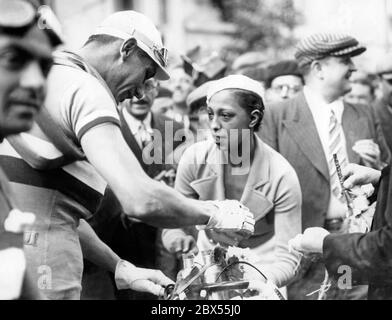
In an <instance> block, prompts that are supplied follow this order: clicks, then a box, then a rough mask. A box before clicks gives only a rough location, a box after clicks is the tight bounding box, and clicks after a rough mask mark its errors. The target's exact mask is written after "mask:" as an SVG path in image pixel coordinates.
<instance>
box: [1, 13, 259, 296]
mask: <svg viewBox="0 0 392 320" xmlns="http://www.w3.org/2000/svg"><path fill="white" fill-rule="evenodd" d="M166 54H167V53H166V49H165V48H163V46H162V41H161V38H160V35H159V32H158V30H157V29H156V28H155V26H154V25H153V23H152V22H151V21H150V20H149V19H148V18H147V17H145V16H144V15H142V14H139V13H136V12H134V11H123V12H117V13H115V14H113V15H112V16H110V17H109V18H108V19H106V20H105V21H104V22H103V23H102V24H101V26H100V27H99V28H98V29H97V31H96V32H95V33H94V35H92V36H91V37H90V38H89V40H88V41H87V43H86V44H85V46H84V47H83V48H82V49H81V50H79V51H78V52H77V53H74V52H61V53H58V54H56V55H55V65H54V67H53V68H52V70H51V72H50V74H49V77H48V88H47V97H46V101H45V106H44V108H43V109H42V112H41V114H40V117H39V119H37V122H36V124H35V125H34V126H33V128H32V130H31V131H30V132H29V133H26V134H22V135H19V136H17V137H13V138H10V139H7V141H5V142H4V143H2V144H1V146H0V165H1V166H3V168H4V169H5V170H6V171H7V174H8V176H9V179H10V181H11V182H12V187H13V189H14V190H15V192H16V193H17V195H18V196H19V198H20V200H21V201H20V202H21V209H23V210H26V211H30V212H35V213H37V219H36V223H35V224H34V226H33V227H31V228H30V229H29V232H26V234H25V250H26V255H27V260H28V263H29V268H30V269H31V272H32V275H33V276H34V278H35V280H36V281H37V284H38V287H39V289H40V290H41V292H42V293H43V294H44V295H45V296H46V297H47V298H50V299H78V298H79V296H80V290H81V275H82V269H83V263H82V252H81V248H80V246H81V245H82V247H83V249H84V250H85V251H86V252H87V253H89V252H90V253H91V252H93V255H94V258H95V259H96V260H98V261H100V262H102V261H104V262H105V261H106V264H107V268H108V269H110V270H112V271H113V272H115V273H116V275H119V274H120V275H121V274H122V273H123V272H122V271H123V270H129V269H132V267H130V266H129V265H127V263H126V262H124V261H121V260H120V259H119V258H118V257H116V256H114V255H113V254H112V253H111V252H108V251H106V252H107V253H108V254H107V255H105V254H102V255H99V252H97V250H94V245H96V244H97V243H96V242H95V241H93V240H94V239H93V237H94V235H93V234H91V229H89V228H88V225H87V224H86V223H85V222H83V219H88V218H90V217H91V216H92V214H93V213H94V212H95V211H96V209H97V207H98V205H99V203H100V200H101V198H102V195H103V193H104V190H105V188H106V186H107V185H109V186H110V188H111V189H112V190H113V192H114V194H115V195H116V196H117V198H118V200H119V201H120V203H121V205H122V207H123V210H124V212H125V214H127V215H128V216H130V217H132V218H134V219H139V220H142V221H144V222H146V223H149V224H151V225H154V226H157V227H166V228H175V227H180V226H186V225H200V226H201V227H202V228H216V229H220V230H222V231H224V232H227V234H228V235H229V236H231V237H232V238H237V239H242V238H243V237H246V236H249V235H250V234H251V233H253V230H254V219H253V215H252V214H251V213H250V212H249V211H248V210H247V209H246V208H244V207H243V206H242V205H240V204H239V203H235V204H234V205H233V206H232V207H231V210H230V211H231V212H223V211H222V207H223V206H221V203H220V202H214V203H211V202H198V201H194V200H188V199H186V198H185V197H183V196H181V195H180V194H178V193H176V192H175V191H173V190H172V189H170V188H168V187H166V186H164V185H162V184H161V183H159V182H156V181H153V180H152V179H150V178H148V176H147V175H146V174H145V173H144V171H143V170H142V168H141V166H140V164H139V163H138V161H137V159H136V158H135V156H134V155H133V153H132V152H131V151H130V150H129V148H128V146H127V144H126V142H125V141H124V139H123V137H122V135H121V131H120V128H119V118H118V114H117V110H116V106H117V104H118V103H119V102H122V101H124V100H125V99H129V98H132V96H134V95H136V96H139V97H140V96H142V94H143V93H142V92H141V91H142V90H141V86H142V84H143V82H144V81H145V80H147V79H149V78H151V77H154V76H155V77H156V78H157V79H161V80H163V79H167V78H168V77H169V76H168V74H167V72H166V70H165V66H166ZM81 219H82V220H81ZM80 221H82V223H81V224H80V229H81V243H79V235H78V233H77V228H78V226H79V222H80ZM92 247H93V248H92ZM98 247H99V246H98ZM89 249H91V250H89ZM95 249H97V248H96V247H95ZM87 258H88V257H87ZM133 271H135V270H133ZM135 273H136V271H135ZM154 276H155V275H150V276H149V275H148V274H146V273H143V272H142V275H141V276H140V277H136V279H135V278H130V279H128V280H129V282H131V283H132V284H134V285H140V284H142V283H143V282H144V280H147V279H150V280H154ZM146 277H147V278H146ZM121 280H124V277H123V278H121V277H120V279H119V282H121ZM135 280H138V281H135ZM139 280H142V281H139ZM124 281H125V282H127V280H124ZM122 285H123V286H126V284H125V285H124V284H121V283H120V287H121V286H122ZM128 285H129V283H128ZM134 289H137V288H134Z"/></svg>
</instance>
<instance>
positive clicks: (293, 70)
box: [266, 60, 304, 102]
mask: <svg viewBox="0 0 392 320" xmlns="http://www.w3.org/2000/svg"><path fill="white" fill-rule="evenodd" d="M303 86H304V80H303V77H302V72H301V71H300V69H299V67H298V63H297V62H296V61H295V60H282V61H279V62H276V63H273V64H271V65H269V66H268V69H267V81H266V88H267V91H266V101H267V102H279V101H283V100H286V99H291V98H293V97H294V96H295V95H296V94H298V92H300V91H301V90H302V89H303Z"/></svg>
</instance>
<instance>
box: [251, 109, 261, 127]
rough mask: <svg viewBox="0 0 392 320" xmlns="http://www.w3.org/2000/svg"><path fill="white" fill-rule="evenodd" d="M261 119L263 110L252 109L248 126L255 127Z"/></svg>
mask: <svg viewBox="0 0 392 320" xmlns="http://www.w3.org/2000/svg"><path fill="white" fill-rule="evenodd" d="M262 119H263V112H262V111H260V110H253V111H252V112H251V114H250V123H249V128H250V129H253V128H254V127H256V126H257V125H258V124H259V123H260V122H261V120H262Z"/></svg>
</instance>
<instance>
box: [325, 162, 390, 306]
mask: <svg viewBox="0 0 392 320" xmlns="http://www.w3.org/2000/svg"><path fill="white" fill-rule="evenodd" d="M390 169H391V168H390V166H388V167H386V168H385V169H384V170H383V172H382V177H381V182H380V186H379V190H378V197H377V207H376V212H375V215H374V219H373V225H372V231H371V232H369V233H366V234H359V233H358V234H342V235H337V234H336V235H335V234H331V235H329V236H327V237H326V238H325V240H324V245H323V252H324V259H325V263H326V266H327V269H328V272H329V274H330V275H332V276H334V277H335V278H339V277H340V276H342V275H343V273H346V271H342V269H339V268H340V267H341V266H349V267H350V268H351V271H352V276H353V280H357V281H358V282H359V283H366V282H368V283H369V292H368V298H369V299H392V202H391V199H392V176H391V172H390Z"/></svg>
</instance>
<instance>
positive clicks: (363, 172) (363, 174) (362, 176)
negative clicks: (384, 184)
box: [342, 163, 381, 189]
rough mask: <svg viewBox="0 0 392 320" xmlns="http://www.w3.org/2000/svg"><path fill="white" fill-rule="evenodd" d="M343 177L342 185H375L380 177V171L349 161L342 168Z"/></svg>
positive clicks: (348, 186)
mask: <svg viewBox="0 0 392 320" xmlns="http://www.w3.org/2000/svg"><path fill="white" fill-rule="evenodd" d="M342 174H343V177H344V180H345V181H344V184H343V185H344V187H345V188H347V189H352V188H353V187H355V186H359V187H360V186H362V185H365V184H369V183H371V184H373V185H376V184H377V183H378V181H379V180H380V177H381V171H378V170H375V169H372V168H368V167H363V166H360V165H357V164H353V163H350V164H349V165H347V167H346V168H344V169H343V170H342Z"/></svg>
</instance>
